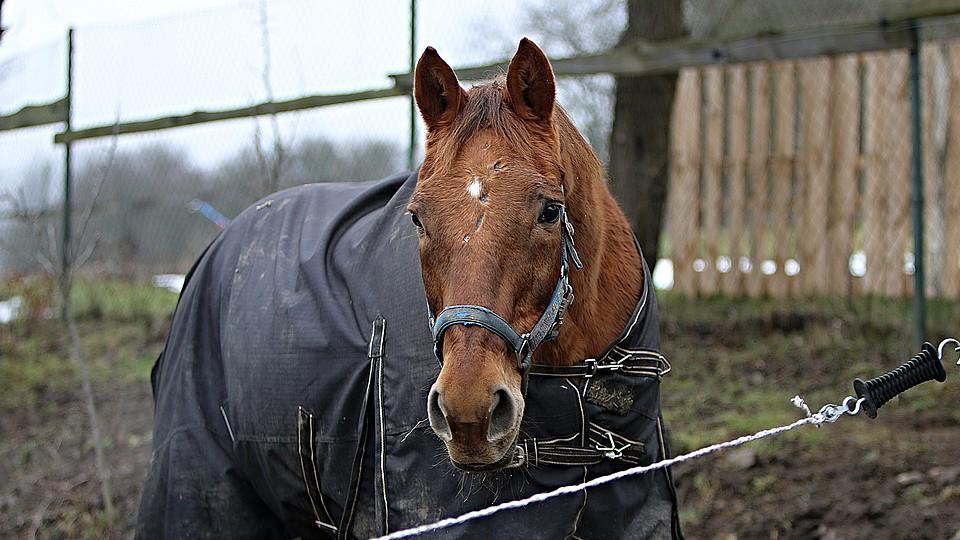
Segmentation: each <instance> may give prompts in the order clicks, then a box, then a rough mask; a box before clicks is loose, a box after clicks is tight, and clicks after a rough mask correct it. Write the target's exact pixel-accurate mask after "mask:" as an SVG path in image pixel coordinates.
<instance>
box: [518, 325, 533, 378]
mask: <svg viewBox="0 0 960 540" xmlns="http://www.w3.org/2000/svg"><path fill="white" fill-rule="evenodd" d="M520 338H521V339H522V341H521V342H520V347H519V348H517V369H519V370H520V372H521V373H526V371H527V370H528V369H530V364H531V362H530V358H529V357H530V333H529V332H527V333H526V334H522V335H521V336H520Z"/></svg>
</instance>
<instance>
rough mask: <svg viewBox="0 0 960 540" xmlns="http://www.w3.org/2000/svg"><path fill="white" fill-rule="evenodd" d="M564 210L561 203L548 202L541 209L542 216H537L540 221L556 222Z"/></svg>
mask: <svg viewBox="0 0 960 540" xmlns="http://www.w3.org/2000/svg"><path fill="white" fill-rule="evenodd" d="M562 210H563V206H561V205H560V204H559V203H547V204H546V205H545V206H544V207H543V210H541V211H540V217H539V218H537V222H538V223H543V224H550V223H556V222H557V220H558V219H560V212H561V211H562Z"/></svg>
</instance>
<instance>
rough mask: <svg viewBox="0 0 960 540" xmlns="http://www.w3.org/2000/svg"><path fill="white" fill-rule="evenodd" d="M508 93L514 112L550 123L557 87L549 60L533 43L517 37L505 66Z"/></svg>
mask: <svg viewBox="0 0 960 540" xmlns="http://www.w3.org/2000/svg"><path fill="white" fill-rule="evenodd" d="M507 92H508V93H509V94H510V103H511V105H512V106H513V110H514V112H515V113H517V114H519V115H520V116H521V117H524V118H527V119H529V120H541V121H545V122H549V121H550V118H551V116H552V115H553V103H554V101H555V100H556V93H557V88H556V84H555V83H554V79H553V68H552V67H550V60H547V56H546V55H545V54H543V51H541V50H540V47H537V45H536V43H534V42H532V41H530V40H529V39H527V38H523V39H521V40H520V46H519V47H518V48H517V53H516V54H515V55H513V60H511V61H510V67H509V68H508V69H507Z"/></svg>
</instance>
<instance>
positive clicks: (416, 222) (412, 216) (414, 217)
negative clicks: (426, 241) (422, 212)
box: [410, 212, 423, 231]
mask: <svg viewBox="0 0 960 540" xmlns="http://www.w3.org/2000/svg"><path fill="white" fill-rule="evenodd" d="M410 220H411V221H413V224H414V225H416V227H417V228H418V229H420V230H421V231H422V230H423V223H420V218H418V217H417V215H416V214H414V213H413V212H410Z"/></svg>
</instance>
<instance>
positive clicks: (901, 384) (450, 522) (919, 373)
mask: <svg viewBox="0 0 960 540" xmlns="http://www.w3.org/2000/svg"><path fill="white" fill-rule="evenodd" d="M948 345H956V349H955V350H956V351H957V352H960V341H957V340H956V339H953V338H947V339H945V340H943V341H942V342H940V346H939V347H938V348H934V347H933V345H931V344H929V343H924V344H923V348H922V349H921V352H920V353H919V354H918V355H916V356H914V357H913V358H911V359H910V360H909V361H908V362H907V363H905V364H903V365H901V366H900V367H898V368H897V369H894V370H892V371H890V372H888V373H886V374H884V375H881V376H880V377H875V378H873V379H871V380H869V381H866V382H864V381H861V380H860V379H856V380H855V381H854V388H855V389H856V391H857V395H858V397H852V396H847V397H846V398H844V400H843V402H842V403H841V404H840V405H834V404H832V403H831V404H827V405H824V406H823V407H822V408H821V409H820V410H819V411H817V412H816V413H812V412H811V411H810V407H808V406H807V404H806V403H805V402H804V400H803V398H801V397H800V396H794V397H793V399H791V400H790V402H791V403H793V405H794V406H795V407H797V408H799V409H800V410H802V411H803V412H804V414H805V415H806V417H805V418H801V419H800V420H797V421H796V422H793V423H792V424H787V425H784V426H780V427H775V428H770V429H765V430H762V431H758V432H756V433H754V434H753V435H744V436H743V437H738V438H736V439H733V440H731V441H727V442H722V443H717V444H712V445H710V446H705V447H703V448H700V449H699V450H694V451H693V452H690V453H687V454H682V455H679V456H676V457H672V458H669V459H664V460H662V461H657V462H656V463H651V464H650V465H641V466H637V467H633V468H630V469H625V470H622V471H618V472H615V473H612V474H608V475H605V476H600V477H597V478H594V479H593V480H590V481H587V482H583V483H581V484H575V485H570V486H561V487H559V488H556V489H554V490H553V491H546V492H544V493H537V494H536V495H532V496H530V497H527V498H525V499H518V500H515V501H507V502H504V503H500V504H497V505H494V506H489V507H487V508H482V509H480V510H474V511H472V512H467V513H465V514H463V515H460V516H457V517H452V518H446V519H441V520H440V521H437V522H434V523H428V524H426V525H420V526H418V527H413V528H410V529H403V530H400V531H396V532H393V533H390V534H388V535H385V536H380V537H377V538H376V539H375V540H393V539H399V538H409V537H411V536H418V535H421V534H424V533H428V532H433V531H438V530H440V529H446V528H447V527H453V526H454V525H460V524H462V523H466V522H468V521H473V520H476V519H480V518H483V517H487V516H492V515H493V514H496V513H498V512H503V511H504V510H510V509H513V508H523V507H525V506H529V505H531V504H536V503H539V502H543V501H546V500H549V499H553V498H554V497H559V496H561V495H569V494H572V493H577V492H580V491H583V490H585V489H588V488H591V487H595V486H600V485H603V484H607V483H609V482H613V481H614V480H619V479H621V478H626V477H629V476H637V475H641V474H645V473H648V472H650V471H655V470H657V469H663V468H665V467H669V466H671V465H675V464H677V463H683V462H684V461H690V460H694V459H697V458H701V457H703V456H706V455H707V454H712V453H714V452H718V451H720V450H725V449H727V448H733V447H735V446H740V445H743V444H746V443H749V442H753V441H758V440H760V439H763V438H766V437H771V436H773V435H779V434H780V433H785V432H787V431H790V430H793V429H796V428H798V427H800V426H805V425H807V424H814V425H816V426H817V427H820V426H821V425H822V424H823V423H824V422H830V423H833V422H836V421H837V420H839V419H840V417H841V416H843V415H845V414H849V415H850V416H856V415H857V414H859V413H860V411H861V410H864V411H866V413H867V415H868V416H870V417H871V418H875V417H876V415H877V409H878V408H880V407H881V406H882V405H883V404H884V403H886V402H887V401H888V400H889V399H890V398H892V397H894V396H896V395H898V394H901V393H903V392H904V391H906V390H908V389H909V388H911V387H913V386H916V385H918V384H920V383H922V382H924V381H930V380H936V381H939V382H943V381H944V380H946V373H945V372H944V371H943V365H942V363H941V361H942V358H943V351H944V348H945V347H947V346H948ZM957 365H958V366H960V360H958V361H957Z"/></svg>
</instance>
